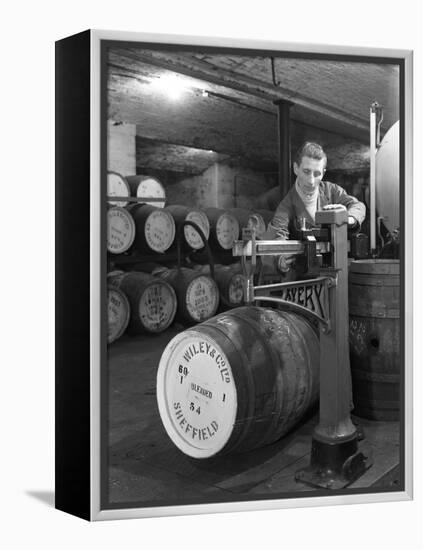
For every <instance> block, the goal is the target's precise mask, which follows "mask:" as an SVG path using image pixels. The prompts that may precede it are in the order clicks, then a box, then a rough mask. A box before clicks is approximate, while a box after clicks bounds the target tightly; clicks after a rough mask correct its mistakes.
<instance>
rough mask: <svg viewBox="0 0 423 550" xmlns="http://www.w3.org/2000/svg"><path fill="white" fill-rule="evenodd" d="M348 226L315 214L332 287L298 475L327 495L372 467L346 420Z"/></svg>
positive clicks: (343, 215) (337, 213) (332, 215)
mask: <svg viewBox="0 0 423 550" xmlns="http://www.w3.org/2000/svg"><path fill="white" fill-rule="evenodd" d="M347 220H348V217H347V212H346V211H345V210H325V211H319V212H317V213H316V223H319V224H321V225H330V235H331V253H332V266H331V267H330V268H326V269H323V270H321V275H322V276H327V277H330V278H331V279H332V281H333V284H332V285H329V286H328V293H329V296H328V301H327V303H328V307H329V312H328V313H329V319H330V324H329V329H327V328H326V327H323V326H321V330H320V415H319V423H318V425H317V426H316V428H315V430H314V433H313V439H312V448H311V459H310V466H309V467H308V468H306V469H305V470H301V471H299V472H297V474H296V479H297V481H301V482H304V483H308V484H310V485H313V486H317V487H325V488H328V489H339V488H342V487H345V486H347V485H349V484H350V483H352V481H354V480H355V479H357V478H358V477H360V476H361V475H362V474H363V472H364V471H365V470H366V469H367V468H368V467H369V466H370V465H371V463H370V461H369V459H368V456H366V454H367V455H368V454H369V453H368V452H367V451H366V452H365V453H363V452H362V450H359V448H358V438H357V431H356V429H355V426H354V424H353V423H352V421H351V417H350V409H351V403H352V387H351V370H350V361H349V338H348V332H349V324H348V323H349V318H348V252H347V244H348V243H347Z"/></svg>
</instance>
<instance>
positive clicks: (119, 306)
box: [107, 286, 130, 344]
mask: <svg viewBox="0 0 423 550" xmlns="http://www.w3.org/2000/svg"><path fill="white" fill-rule="evenodd" d="M107 310H108V331H107V342H108V343H109V344H111V343H112V342H114V341H115V340H117V339H118V338H120V337H121V336H122V334H123V333H124V332H125V330H126V327H127V326H128V323H129V316H130V305H129V301H128V298H127V297H126V295H125V293H124V292H123V291H122V290H120V289H119V288H116V287H115V288H114V287H112V286H109V287H108V288H107Z"/></svg>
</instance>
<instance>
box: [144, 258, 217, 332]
mask: <svg viewBox="0 0 423 550" xmlns="http://www.w3.org/2000/svg"><path fill="white" fill-rule="evenodd" d="M153 275H155V276H157V277H160V278H161V279H163V280H164V281H166V282H168V283H169V284H170V285H172V287H173V288H174V290H175V292H176V296H177V299H178V311H177V316H178V319H179V320H180V321H181V322H183V323H188V324H193V323H200V322H201V321H204V320H206V319H209V318H210V317H213V315H215V313H216V311H217V308H218V306H219V290H218V288H217V285H216V283H215V282H214V281H213V279H212V278H211V277H210V276H209V275H206V274H203V273H199V272H198V271H195V270H193V269H188V268H185V267H182V268H179V269H178V268H174V269H167V268H165V267H159V268H157V269H155V270H154V271H153Z"/></svg>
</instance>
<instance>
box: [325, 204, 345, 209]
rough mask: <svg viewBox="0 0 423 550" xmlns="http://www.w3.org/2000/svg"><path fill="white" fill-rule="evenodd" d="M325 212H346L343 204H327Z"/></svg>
mask: <svg viewBox="0 0 423 550" xmlns="http://www.w3.org/2000/svg"><path fill="white" fill-rule="evenodd" d="M323 210H346V208H345V206H344V205H343V204H327V205H326V206H324V207H323Z"/></svg>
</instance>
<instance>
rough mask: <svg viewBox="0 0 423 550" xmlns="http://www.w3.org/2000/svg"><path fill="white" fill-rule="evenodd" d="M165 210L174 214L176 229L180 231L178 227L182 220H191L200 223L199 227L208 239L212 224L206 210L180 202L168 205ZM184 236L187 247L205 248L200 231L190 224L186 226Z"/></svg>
mask: <svg viewBox="0 0 423 550" xmlns="http://www.w3.org/2000/svg"><path fill="white" fill-rule="evenodd" d="M165 210H166V211H168V212H170V213H171V214H172V216H173V219H174V221H175V225H176V231H178V228H179V226H180V225H181V224H182V222H184V221H191V222H193V223H195V224H196V225H198V227H199V228H200V229H201V230H202V231H203V234H204V236H205V238H206V240H208V238H209V235H210V224H209V220H208V218H207V216H206V213H205V212H203V211H202V210H197V209H192V208H188V206H182V205H179V204H172V205H170V206H166V208H165ZM184 238H185V245H186V248H187V249H189V250H200V249H202V248H204V245H203V241H202V239H201V237H200V235H199V234H198V231H197V230H196V229H194V227H192V226H190V225H187V226H185V227H184Z"/></svg>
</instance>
